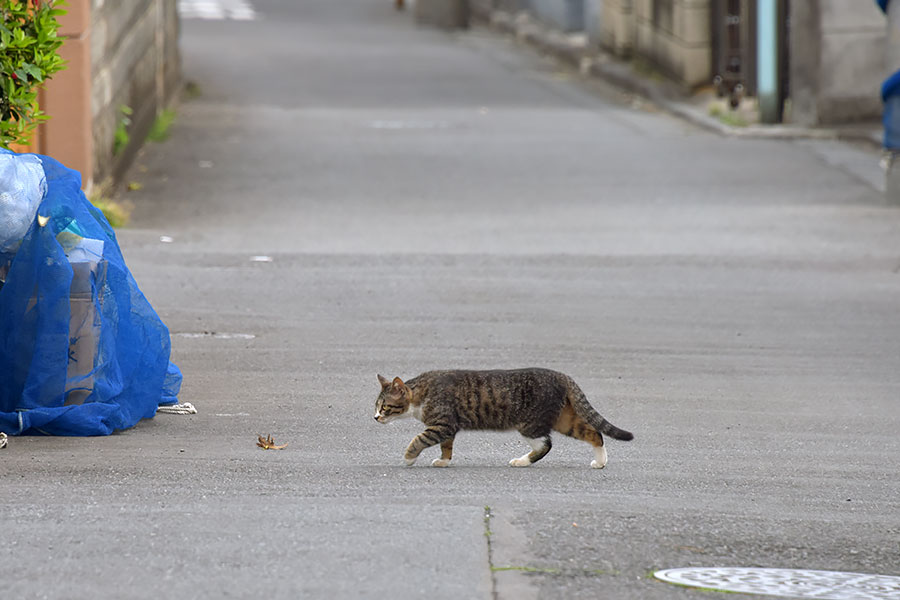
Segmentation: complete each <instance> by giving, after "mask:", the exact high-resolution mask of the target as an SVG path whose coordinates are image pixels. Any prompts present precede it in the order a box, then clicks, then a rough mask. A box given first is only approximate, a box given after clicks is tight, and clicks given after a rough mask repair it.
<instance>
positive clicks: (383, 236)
mask: <svg viewBox="0 0 900 600" xmlns="http://www.w3.org/2000/svg"><path fill="white" fill-rule="evenodd" d="M253 4H254V6H255V8H256V9H257V11H258V12H259V14H260V19H258V20H255V21H241V22H237V21H209V22H206V21H195V20H189V21H185V22H184V24H183V25H184V26H183V37H182V42H183V52H184V71H185V76H186V78H188V79H189V80H192V81H194V82H195V83H196V84H197V86H198V88H199V90H200V95H199V97H196V98H193V99H190V100H186V101H185V102H184V103H183V104H182V105H181V106H180V107H179V111H178V113H179V116H178V121H177V123H176V125H175V126H174V129H173V131H172V136H171V139H170V140H168V141H167V142H165V143H162V144H158V145H151V146H148V147H147V149H146V150H145V152H144V153H143V155H142V156H141V157H140V158H139V162H138V164H137V165H136V166H135V168H134V169H133V170H132V173H131V175H130V177H131V178H132V179H133V180H136V181H140V182H141V183H143V185H144V187H143V189H142V190H141V191H138V192H132V193H130V194H128V195H127V196H126V199H128V200H130V201H132V202H134V204H135V212H134V220H133V223H132V225H131V226H130V227H129V228H127V229H124V230H121V231H120V233H119V240H120V243H121V245H122V247H123V251H124V254H125V258H126V261H127V262H128V264H129V266H130V268H131V269H132V271H133V273H134V275H135V277H136V279H137V281H138V283H139V284H140V285H141V287H142V290H143V291H144V293H145V294H146V295H147V296H148V298H149V299H150V301H151V303H152V304H153V305H154V307H155V308H156V309H157V311H158V312H159V313H160V315H161V316H162V317H163V319H164V320H165V321H166V323H167V324H168V325H169V327H170V329H171V331H172V333H173V359H174V360H175V361H176V362H177V363H178V364H179V365H180V367H181V368H182V370H183V372H184V375H185V383H184V388H183V391H182V394H181V399H182V401H189V402H192V403H194V404H195V405H196V406H197V407H198V409H199V411H200V412H199V414H197V415H193V416H173V415H159V416H157V417H156V418H154V419H153V420H150V421H145V422H143V423H141V424H140V425H138V426H137V427H135V428H134V429H132V430H129V431H127V432H123V433H121V434H117V435H114V436H111V437H108V438H91V439H65V438H37V437H31V438H12V439H11V441H10V445H9V448H7V449H5V450H2V451H0V484H2V485H0V489H2V490H3V494H4V500H5V501H4V505H5V508H4V509H3V510H2V511H0V528H2V529H0V531H2V532H3V533H2V534H0V565H2V568H0V589H2V590H3V592H4V594H5V595H7V596H9V597H10V598H169V597H180V598H228V597H247V596H248V595H259V596H260V597H266V598H271V599H280V598H299V597H307V598H325V597H328V598H425V597H428V598H455V599H456V598H492V597H493V598H501V599H502V598H517V599H518V598H624V599H631V598H635V599H644V598H647V599H657V598H659V599H663V598H699V597H702V595H703V592H698V591H693V590H688V589H683V588H677V587H674V586H670V585H668V584H664V583H661V582H658V581H655V580H654V579H652V578H651V577H650V575H649V574H650V572H651V571H652V570H654V569H660V568H669V567H680V566H693V565H708V566H765V567H797V568H810V569H838V570H847V571H860V572H866V573H881V574H888V575H900V500H898V498H900V481H898V475H897V473H898V467H900V458H898V457H900V436H898V435H897V431H898V425H900V411H898V410H897V406H898V397H900V320H898V318H897V317H898V306H900V274H898V272H900V210H898V209H897V208H891V207H888V206H886V205H885V203H884V200H883V198H882V196H881V193H880V192H879V191H878V189H877V187H878V185H880V179H879V175H878V173H879V172H878V166H877V160H878V156H877V154H875V153H874V152H871V151H868V150H865V149H857V148H854V147H852V146H848V145H845V144H840V143H837V142H832V141H823V140H818V141H817V140H804V141H789V140H764V139H734V138H723V137H717V136H716V135H713V134H711V133H709V132H706V131H704V130H701V129H698V128H696V127H695V126H693V125H690V124H688V123H686V122H684V121H680V120H677V119H675V118H673V117H671V116H669V115H668V114H666V113H663V112H660V111H656V110H654V109H653V108H652V107H650V106H647V105H641V106H639V107H636V106H635V105H634V103H633V102H632V101H633V98H631V97H630V96H627V95H625V94H623V93H621V92H619V91H617V90H616V89H614V88H611V87H607V86H605V85H604V84H601V83H598V82H587V81H582V80H581V79H580V78H579V77H578V75H577V74H575V73H574V72H572V71H569V70H566V69H564V68H561V67H560V66H558V65H557V64H556V63H554V62H552V61H550V60H548V59H545V58H542V57H540V56H538V55H536V54H534V53H532V52H531V51H530V50H528V49H527V48H523V47H521V46H517V45H515V44H514V43H512V42H510V41H509V40H507V39H505V38H503V37H499V36H497V35H495V34H492V33H488V32H485V31H482V30H473V31H471V32H467V33H461V34H446V33H441V32H437V31H432V30H427V29H417V28H416V27H415V26H414V25H413V24H412V22H411V19H410V17H409V15H404V14H395V13H394V12H393V9H392V4H393V3H392V2H389V1H388V0H341V2H329V1H328V0H319V1H313V0H310V1H308V2H303V3H294V2H284V1H283V2H277V1H276V0H254V2H253ZM160 236H169V237H171V238H172V240H173V241H172V242H171V243H161V242H160ZM254 256H268V257H271V259H272V260H271V262H255V261H253V260H251V258H252V257H254ZM204 333H205V334H212V333H215V334H216V335H195V334H204ZM223 334H245V335H223ZM251 336H252V337H251ZM532 365H533V366H546V367H551V368H556V369H560V370H564V371H566V372H567V373H569V374H571V375H572V376H573V377H574V378H575V379H576V381H578V382H579V383H580V385H581V386H582V388H583V389H584V390H585V392H586V393H587V395H588V397H589V398H591V399H592V401H593V403H594V404H595V406H597V407H598V409H599V410H600V412H601V413H602V414H604V415H605V416H606V417H607V418H609V419H610V420H611V421H612V422H613V423H615V424H617V425H619V426H621V427H623V428H625V429H628V430H630V431H633V432H634V433H635V440H634V441H632V442H629V443H621V442H618V443H617V442H615V441H614V440H613V441H611V442H610V444H609V457H610V460H609V465H608V466H607V468H606V469H604V470H602V471H595V470H592V469H590V468H589V467H588V465H589V462H590V459H591V452H590V450H589V448H587V447H586V446H585V445H583V444H580V443H578V442H575V441H572V440H568V439H561V438H559V439H556V441H555V444H554V448H553V450H552V452H551V453H550V454H549V455H548V456H547V457H546V458H545V459H544V460H543V461H541V462H540V463H538V464H537V465H535V466H534V467H532V468H529V469H510V468H508V467H507V466H506V462H507V460H508V459H509V458H511V457H513V456H518V455H519V454H521V453H522V452H523V451H524V450H525V447H524V445H523V444H522V443H521V441H520V440H519V439H518V438H517V436H516V435H514V434H498V433H493V434H491V433H463V434H461V435H460V436H459V437H458V438H457V443H456V448H455V457H454V463H455V464H454V466H453V467H451V468H449V469H432V468H430V467H428V466H427V465H428V463H429V462H430V458H431V457H432V454H436V452H432V453H431V454H429V453H427V452H426V456H424V457H423V458H427V459H429V460H422V461H420V464H419V465H417V466H415V467H412V468H406V467H403V466H402V453H403V450H404V448H405V446H406V444H407V443H408V442H409V440H410V439H411V438H412V437H413V436H414V435H415V434H416V433H417V432H418V430H419V429H418V427H417V425H416V424H415V423H414V422H412V421H401V422H398V423H393V424H390V425H379V424H377V423H375V422H373V421H372V417H371V415H372V410H373V406H374V400H375V396H376V393H377V391H378V383H377V381H376V378H375V375H376V373H381V374H383V375H387V376H395V375H399V376H402V377H411V376H413V375H415V374H418V373H419V372H421V371H424V370H427V369H432V368H447V367H465V368H502V367H519V366H532ZM267 433H271V434H272V435H273V436H274V437H275V439H276V441H278V442H280V443H283V442H288V443H289V446H288V447H287V448H286V449H285V450H282V451H268V452H266V451H262V450H260V449H259V448H257V447H255V441H256V436H257V434H263V435H265V434H267ZM486 515H489V517H488V518H487V519H486V518H485V517H486ZM488 533H489V534H490V535H486V534H488Z"/></svg>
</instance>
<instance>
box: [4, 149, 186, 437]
mask: <svg viewBox="0 0 900 600" xmlns="http://www.w3.org/2000/svg"><path fill="white" fill-rule="evenodd" d="M0 152H8V151H5V150H2V149H0ZM40 159H41V161H42V162H43V166H44V171H45V173H46V177H47V193H46V195H45V196H44V198H43V200H42V201H41V204H40V206H39V208H38V217H37V218H36V219H35V221H34V222H33V223H32V224H31V227H30V229H29V230H28V233H27V234H26V236H25V238H24V240H23V241H22V244H21V246H20V247H19V248H18V250H17V251H16V253H15V254H14V255H12V256H10V255H5V256H3V255H0V267H2V266H3V265H5V264H9V273H8V275H7V276H6V281H5V283H3V286H2V288H0V430H2V431H4V432H6V433H9V434H12V435H16V434H23V433H44V434H49V435H78V436H86V435H108V434H110V433H112V432H113V431H116V430H120V429H127V428H129V427H132V426H134V425H135V424H136V423H137V422H138V421H140V420H141V419H144V418H150V417H153V416H154V414H156V409H157V408H158V406H159V405H160V404H173V403H175V402H177V395H178V392H179V390H180V387H181V373H180V371H179V370H178V367H176V366H175V365H174V364H172V363H171V362H170V361H169V353H170V338H169V330H168V329H167V328H166V326H165V325H164V324H163V322H162V321H161V320H160V318H159V317H158V316H157V314H156V312H155V311H154V310H153V308H152V307H151V306H150V303H149V302H148V301H147V299H146V298H145V297H144V295H143V294H142V293H141V291H140V290H139V289H138V286H137V283H136V282H135V281H134V278H133V277H132V276H131V273H130V272H129V271H128V268H127V267H126V266H125V261H124V260H123V258H122V253H121V251H120V249H119V245H118V243H117V241H116V236H115V233H114V232H113V229H112V227H110V225H109V223H108V222H107V221H106V218H105V217H104V216H103V214H102V213H101V212H100V211H99V210H98V209H97V208H95V207H94V206H93V205H92V204H91V203H90V202H88V200H87V198H85V196H84V194H83V193H82V191H81V176H80V174H79V173H78V172H77V171H73V170H71V169H68V168H66V167H64V166H63V165H62V164H60V163H59V162H57V161H55V160H53V159H52V158H49V157H46V156H40ZM44 217H46V218H47V219H48V220H47V221H46V222H45V223H44V224H43V225H42V224H41V223H39V221H42V220H43V219H42V218H44ZM92 252H94V254H92ZM9 261H11V263H10V262H9Z"/></svg>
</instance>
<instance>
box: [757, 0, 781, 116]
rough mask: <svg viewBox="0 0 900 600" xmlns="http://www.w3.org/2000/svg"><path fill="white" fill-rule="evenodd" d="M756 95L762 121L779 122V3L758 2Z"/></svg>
mask: <svg viewBox="0 0 900 600" xmlns="http://www.w3.org/2000/svg"><path fill="white" fill-rule="evenodd" d="M756 11H757V12H756V94H757V97H758V98H759V120H760V121H762V122H763V123H778V122H779V121H780V120H781V107H780V106H778V103H779V99H780V98H781V93H780V91H779V89H778V87H779V84H780V80H779V77H778V5H777V0H758V1H757V3H756Z"/></svg>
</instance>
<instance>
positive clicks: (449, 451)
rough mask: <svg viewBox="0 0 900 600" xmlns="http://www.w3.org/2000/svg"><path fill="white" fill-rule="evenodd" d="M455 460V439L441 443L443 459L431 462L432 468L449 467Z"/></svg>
mask: <svg viewBox="0 0 900 600" xmlns="http://www.w3.org/2000/svg"><path fill="white" fill-rule="evenodd" d="M451 458H453V438H450V439H449V440H444V441H443V442H441V457H440V458H436V459H434V460H433V461H431V466H432V467H449V466H450V459H451Z"/></svg>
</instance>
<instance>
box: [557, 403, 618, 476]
mask: <svg viewBox="0 0 900 600" xmlns="http://www.w3.org/2000/svg"><path fill="white" fill-rule="evenodd" d="M553 429H555V430H556V431H558V432H560V433H563V434H565V435H567V436H569V437H573V438H575V439H576V440H582V441H585V442H587V443H589V444H590V445H592V446H593V447H594V460H592V461H591V468H592V469H602V468H603V467H605V466H606V461H607V456H606V446H604V445H603V436H602V435H600V432H599V431H597V430H596V429H594V428H593V427H592V426H591V425H590V423H588V422H587V421H585V420H584V419H582V418H581V417H579V416H578V415H577V414H575V409H574V408H573V407H572V405H571V404H570V403H567V404H566V406H564V407H563V410H562V412H561V413H560V415H559V419H557V421H556V424H555V425H554V426H553Z"/></svg>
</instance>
